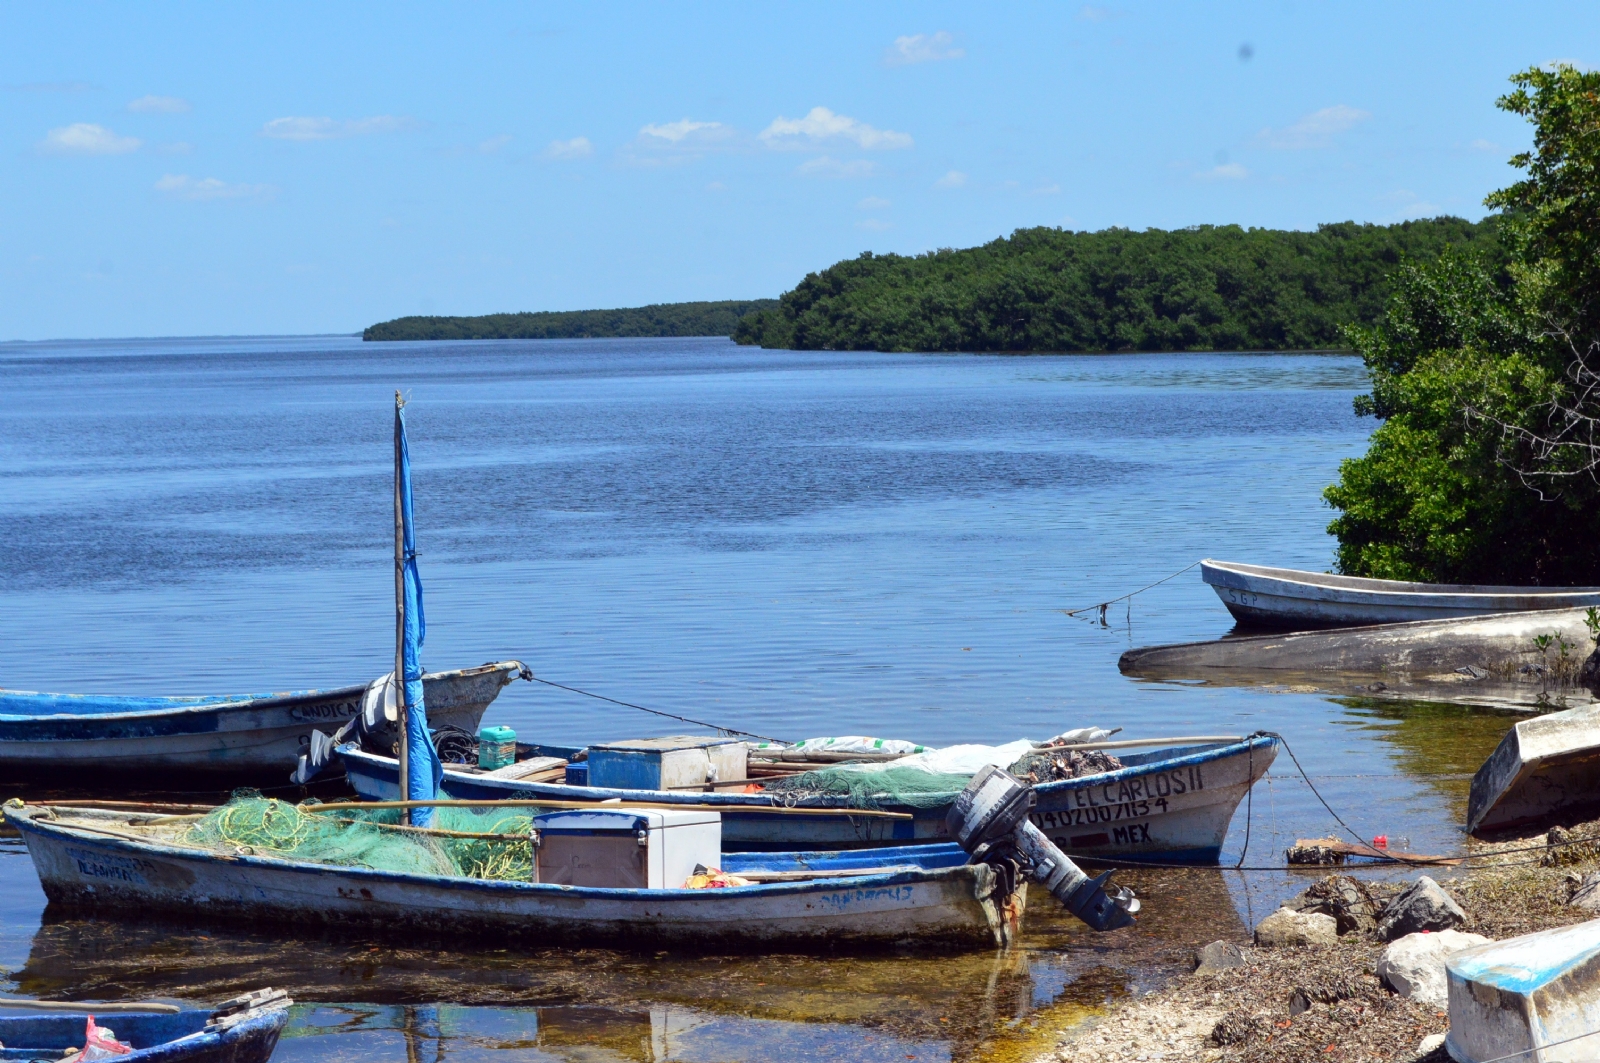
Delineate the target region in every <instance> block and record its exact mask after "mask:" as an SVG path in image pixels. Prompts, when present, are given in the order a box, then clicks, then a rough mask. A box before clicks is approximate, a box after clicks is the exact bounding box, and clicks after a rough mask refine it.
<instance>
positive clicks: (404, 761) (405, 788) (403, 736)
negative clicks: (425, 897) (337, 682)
mask: <svg viewBox="0 0 1600 1063" xmlns="http://www.w3.org/2000/svg"><path fill="white" fill-rule="evenodd" d="M405 404H406V400H405V399H403V398H401V397H400V391H399V389H398V388H396V389H395V393H394V694H395V697H394V704H395V724H396V726H398V727H399V729H400V750H399V753H400V799H401V800H402V801H403V800H405V799H406V798H407V797H409V796H410V794H411V791H410V789H409V787H410V782H411V780H410V779H408V778H407V774H408V772H407V770H406V769H407V766H408V761H409V760H410V752H411V750H410V749H409V748H408V747H409V744H410V743H409V741H408V734H407V731H408V728H407V727H406V722H407V721H406V679H405V663H406V662H405V652H406V651H405V646H406V574H405V560H406V559H405V534H406V533H405V514H404V513H403V512H402V510H401V502H400V409H401V407H403V406H404V405H405ZM400 820H401V822H402V823H404V824H405V825H406V826H410V825H411V810H410V809H409V808H407V809H404V810H402V811H401V813H400Z"/></svg>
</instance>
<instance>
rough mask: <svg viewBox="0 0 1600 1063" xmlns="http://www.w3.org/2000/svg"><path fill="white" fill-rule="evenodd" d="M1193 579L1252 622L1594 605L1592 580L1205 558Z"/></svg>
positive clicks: (1344, 621)
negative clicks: (1446, 577) (1500, 580)
mask: <svg viewBox="0 0 1600 1063" xmlns="http://www.w3.org/2000/svg"><path fill="white" fill-rule="evenodd" d="M1200 578H1201V579H1203V580H1204V581H1205V582H1206V583H1207V584H1208V585H1209V586H1210V587H1211V589H1212V590H1214V591H1216V592H1217V597H1218V598H1220V599H1222V604H1223V605H1225V606H1227V608H1228V612H1230V613H1232V614H1233V618H1234V619H1235V620H1237V621H1239V623H1241V624H1244V625H1248V626H1251V627H1274V628H1292V629H1297V630H1299V629H1307V628H1319V627H1356V626H1361V625H1366V624H1400V623H1405V622H1407V621H1412V620H1448V619H1452V618H1456V617H1467V616H1489V615H1492V614H1495V613H1523V612H1534V611H1540V610H1548V609H1573V608H1587V607H1588V606H1592V605H1593V606H1600V588H1597V587H1491V586H1476V585H1472V584H1444V583H1404V582H1401V581H1398V580H1381V579H1361V578H1358V577H1354V576H1335V575H1331V574H1329V573H1322V572H1305V571H1302V570H1300V569H1293V568H1268V567H1265V566H1262V565H1242V564H1237V563H1234V562H1228V561H1213V560H1210V559H1207V560H1204V561H1202V562H1200Z"/></svg>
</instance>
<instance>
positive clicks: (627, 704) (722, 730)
mask: <svg viewBox="0 0 1600 1063" xmlns="http://www.w3.org/2000/svg"><path fill="white" fill-rule="evenodd" d="M523 678H524V679H528V680H531V681H533V682H535V683H543V684H544V685H545V686H547V687H555V688H556V689H557V690H569V691H571V692H572V693H574V694H582V695H583V696H584V697H586V698H595V699H597V700H599V701H609V702H610V703H611V704H613V705H621V706H622V707H623V708H625V709H638V710H639V711H640V712H648V713H650V714H651V715H654V716H665V717H666V718H667V719H669V720H677V721H679V722H680V723H692V724H694V725H695V726H696V727H709V728H711V730H713V731H716V732H717V733H718V734H720V735H726V736H730V737H731V736H733V735H743V736H744V737H746V738H759V739H761V741H763V742H776V743H778V745H780V746H786V745H788V744H789V743H788V742H785V741H784V740H783V739H781V738H769V737H768V736H766V735H758V734H756V733H754V732H752V731H741V730H739V729H738V728H737V727H724V726H722V725H721V724H716V723H706V722H705V721H704V720H695V719H691V718H689V717H688V716H679V715H678V714H677V713H672V712H662V711H661V710H660V709H651V708H646V707H645V706H643V705H635V704H634V703H633V702H631V701H618V700H617V699H616V698H608V697H606V696H605V695H604V694H596V693H593V692H592V691H588V690H579V689H578V688H577V687H569V686H567V685H566V684H565V683H557V682H555V681H554V680H552V679H540V678H539V677H538V676H536V675H534V674H533V673H532V672H528V673H526V674H525V675H524V676H523Z"/></svg>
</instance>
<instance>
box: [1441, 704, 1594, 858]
mask: <svg viewBox="0 0 1600 1063" xmlns="http://www.w3.org/2000/svg"><path fill="white" fill-rule="evenodd" d="M1596 807H1600V705H1586V706H1584V707H1582V708H1578V709H1568V710H1567V711H1565V712H1552V713H1550V714H1549V715H1546V716H1536V717H1534V718H1533V719H1531V720H1523V721H1522V722H1520V723H1518V724H1517V725H1516V726H1515V727H1513V728H1511V730H1510V731H1508V732H1506V736H1505V737H1504V738H1502V739H1501V740H1500V744H1499V745H1498V746H1496V747H1495V750H1494V752H1493V753H1491V754H1489V759H1488V760H1486V761H1484V762H1483V767H1481V768H1479V769H1478V772H1477V774H1476V775H1474V776H1473V777H1472V790H1471V793H1470V794H1469V796H1468V798H1467V830H1468V831H1469V832H1472V833H1478V832H1482V831H1496V830H1507V829H1510V828H1513V827H1524V826H1532V825H1535V824H1540V823H1544V822H1547V821H1548V820H1550V819H1551V818H1553V817H1556V816H1558V815H1563V814H1566V813H1571V812H1578V811H1592V810H1593V809H1595V808H1596Z"/></svg>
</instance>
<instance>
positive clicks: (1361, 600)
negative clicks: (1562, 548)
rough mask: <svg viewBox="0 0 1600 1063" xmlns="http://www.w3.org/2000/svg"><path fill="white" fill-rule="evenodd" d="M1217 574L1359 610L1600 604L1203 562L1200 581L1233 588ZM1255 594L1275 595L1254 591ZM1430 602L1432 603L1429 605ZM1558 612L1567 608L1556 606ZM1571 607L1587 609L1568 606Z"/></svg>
mask: <svg viewBox="0 0 1600 1063" xmlns="http://www.w3.org/2000/svg"><path fill="white" fill-rule="evenodd" d="M1212 572H1226V573H1230V574H1233V575H1237V576H1239V577H1241V578H1242V579H1244V580H1247V581H1261V582H1268V583H1277V584H1281V585H1283V587H1284V588H1286V589H1296V588H1306V589H1308V590H1314V591H1322V592H1331V593H1330V594H1329V595H1328V596H1323V595H1313V594H1300V595H1292V594H1280V595H1279V596H1280V597H1286V598H1296V599H1299V600H1306V601H1335V602H1344V603H1348V604H1357V605H1386V604H1387V605H1392V606H1396V607H1401V606H1404V607H1408V608H1418V607H1422V608H1426V607H1427V605H1428V602H1429V601H1431V602H1434V603H1437V607H1438V608H1450V607H1452V606H1454V605H1463V606H1465V605H1483V606H1490V605H1495V604H1499V603H1501V602H1504V601H1505V600H1507V599H1520V600H1531V601H1534V602H1538V603H1542V602H1544V601H1546V600H1548V601H1557V600H1562V599H1567V598H1572V597H1578V596H1584V595H1588V596H1593V597H1595V598H1597V599H1600V587H1511V586H1496V585H1492V584H1475V583H1413V582H1409V581H1405V580H1379V579H1369V578H1366V577H1363V576H1342V575H1339V574H1337V573H1332V572H1312V571H1309V570H1307V569H1295V568H1274V567H1272V566H1268V565H1250V564H1245V563H1243V562H1238V561H1217V560H1214V559H1212V558H1205V559H1203V560H1202V561H1201V562H1200V578H1201V580H1203V581H1204V582H1205V583H1206V585H1207V586H1210V587H1213V588H1215V587H1224V588H1227V587H1230V586H1231V585H1230V584H1226V583H1221V582H1218V581H1216V580H1213V579H1211V578H1208V577H1209V576H1210V574H1211V573H1212ZM1234 589H1240V590H1251V591H1252V592H1253V593H1268V594H1270V593H1274V592H1272V591H1268V590H1265V589H1264V588H1263V589H1262V590H1260V591H1255V590H1254V589H1253V588H1234ZM1425 600H1427V601H1425ZM1554 608H1562V607H1560V606H1556V607H1554ZM1566 608H1582V606H1567V607H1566ZM1508 611H1510V612H1538V611H1540V610H1536V609H1517V610H1508Z"/></svg>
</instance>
